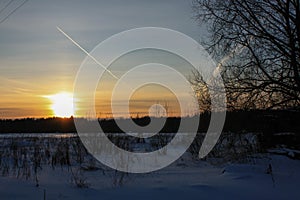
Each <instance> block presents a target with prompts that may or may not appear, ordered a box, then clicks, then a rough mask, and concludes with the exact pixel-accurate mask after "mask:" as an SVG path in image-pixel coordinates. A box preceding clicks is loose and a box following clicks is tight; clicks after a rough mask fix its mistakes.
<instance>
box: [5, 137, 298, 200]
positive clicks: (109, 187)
mask: <svg viewBox="0 0 300 200" xmlns="http://www.w3.org/2000/svg"><path fill="white" fill-rule="evenodd" d="M4 143H5V142H3V141H2V145H3V144H4ZM6 143H7V144H8V143H9V142H7V141H6ZM23 143H24V142H23ZM26 144H27V146H28V145H31V143H30V142H28V141H27V143H26ZM40 144H45V141H40ZM25 146H26V145H25ZM25 146H23V147H22V148H21V150H20V151H19V150H18V151H17V150H15V153H13V152H14V148H15V147H14V146H12V147H11V146H10V147H9V149H10V150H9V152H10V153H11V155H19V154H20V152H22V151H23V153H24V152H26V151H25V150H24V148H25ZM3 148H4V146H2V149H3ZM51 148H52V150H54V147H51V145H50V149H51ZM22 149H23V150H22ZM31 150H32V151H31V153H34V151H33V149H31ZM28 152H29V150H28ZM25 154H26V153H24V155H25ZM5 155H6V154H5V152H4V153H3V152H2V161H1V162H2V163H1V166H2V168H3V167H5V166H6V165H5V162H7V160H5V159H4V158H5ZM20 155H21V154H20ZM24 155H23V154H22V156H23V157H24ZM26 155H27V154H26ZM70 155H71V160H72V159H75V158H72V153H70ZM3 156H4V157H3ZM22 159H23V160H24V158H22ZM28 159H29V158H28ZM213 159H214V158H209V159H207V160H199V159H195V158H193V157H192V156H191V154H190V153H185V154H184V155H183V156H182V157H181V158H180V159H178V160H177V161H176V162H175V163H173V164H172V165H170V166H168V167H166V168H164V169H162V170H159V171H156V172H152V173H148V174H125V173H121V172H116V171H114V170H112V169H108V168H107V167H104V166H103V165H101V164H97V163H96V164H95V163H89V161H87V162H85V163H82V165H80V166H79V165H77V166H76V165H72V163H71V166H68V165H65V164H64V165H55V167H54V168H53V166H52V165H51V164H49V165H45V163H44V164H42V165H41V168H38V170H37V172H38V173H37V177H38V187H36V184H37V182H36V176H35V175H34V171H32V170H31V172H30V173H31V174H30V176H29V178H28V179H27V180H26V177H25V176H24V175H19V177H18V178H17V176H18V173H17V170H13V169H14V167H13V166H10V169H9V170H10V171H11V172H10V173H7V174H5V176H0V199H1V200H2V199H3V200H6V199H44V196H45V199H72V200H77V199H80V200H81V199H124V200H125V199H143V200H146V199H151V200H152V199H172V200H174V199H272V200H273V199H287V198H289V199H300V191H299V189H298V188H299V185H300V160H294V159H292V158H290V157H288V156H286V155H278V154H274V153H272V152H269V153H265V154H256V155H255V156H254V155H253V156H251V157H249V158H248V159H247V160H248V161H247V162H245V161H243V162H242V163H237V162H234V163H233V162H232V163H228V162H226V163H222V164H221V165H212V164H211V163H219V162H212V161H213ZM20 160H21V159H19V166H21V163H22V162H23V163H24V161H22V162H21V161H20ZM41 162H42V163H43V162H48V161H47V160H44V161H43V160H42V161H41ZM10 163H13V159H12V160H11V161H10ZM29 163H31V161H30V162H29ZM25 164H26V163H25ZM73 164H74V163H73ZM91 164H92V165H91ZM31 165H33V163H31ZM91 166H93V167H91ZM22 169H23V168H22ZM24 169H26V168H24ZM4 171H5V170H3V169H1V173H2V174H3V172H4ZM75 179H76V181H74V180H75ZM75 183H78V184H75ZM78 186H82V188H79V187H78Z"/></svg>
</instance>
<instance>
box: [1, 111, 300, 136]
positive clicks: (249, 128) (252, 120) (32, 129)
mask: <svg viewBox="0 0 300 200" xmlns="http://www.w3.org/2000/svg"><path fill="white" fill-rule="evenodd" d="M184 119H185V118H182V119H181V118H179V117H169V118H167V119H166V123H165V125H164V127H163V128H162V130H161V132H162V133H163V132H165V133H170V132H177V130H178V126H179V123H180V121H181V120H184ZM299 119H300V112H299V111H298V110H293V111H292V110H269V111H267V110H255V111H230V112H227V115H226V121H225V125H224V128H223V132H257V133H264V134H268V135H270V134H273V133H280V132H293V133H297V134H298V133H300V123H299ZM81 120H87V119H84V118H82V119H81ZM116 120H125V121H126V120H129V119H116ZM98 121H99V124H100V125H101V128H102V129H103V131H104V132H106V133H120V132H123V131H122V130H120V128H119V127H118V126H117V124H116V121H115V120H114V119H98ZM133 121H134V122H135V123H137V124H138V125H147V124H148V123H149V122H150V118H149V117H142V118H134V119H133ZM209 121H210V113H209V112H206V113H202V114H201V115H200V122H199V128H198V132H206V131H207V128H208V125H209ZM0 133H76V128H75V125H74V120H73V118H72V117H71V118H58V117H53V118H38V119H35V118H24V119H2V120H0Z"/></svg>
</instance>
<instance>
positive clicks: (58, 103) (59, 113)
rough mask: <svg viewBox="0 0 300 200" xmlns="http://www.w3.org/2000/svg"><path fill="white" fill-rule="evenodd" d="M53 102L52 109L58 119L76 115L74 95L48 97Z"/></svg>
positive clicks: (61, 93)
mask: <svg viewBox="0 0 300 200" xmlns="http://www.w3.org/2000/svg"><path fill="white" fill-rule="evenodd" d="M46 97H47V98H48V99H50V100H51V101H52V105H51V109H52V110H53V113H54V115H55V116H56V117H71V116H73V115H74V108H73V95H72V94H71V93H68V92H60V93H57V94H53V95H49V96H46Z"/></svg>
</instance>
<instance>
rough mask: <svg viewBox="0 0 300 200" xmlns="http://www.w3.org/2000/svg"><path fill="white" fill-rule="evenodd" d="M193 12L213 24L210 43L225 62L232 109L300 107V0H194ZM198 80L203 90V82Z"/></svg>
mask: <svg viewBox="0 0 300 200" xmlns="http://www.w3.org/2000/svg"><path fill="white" fill-rule="evenodd" d="M194 9H195V12H196V17H197V19H198V20H199V21H200V23H205V24H206V25H207V26H208V29H209V33H210V39H209V41H206V42H205V45H206V47H207V49H208V51H209V52H210V53H211V54H212V55H213V56H214V58H215V59H216V60H219V61H220V64H219V68H220V70H221V73H222V76H223V79H224V82H225V87H226V92H227V98H228V101H227V105H229V106H230V107H233V108H236V109H245V108H247V109H254V108H286V107H295V106H297V107H299V105H300V75H299V73H300V72H299V71H300V6H299V0H222V1H219V0H194ZM198 76H199V74H198ZM193 81H194V82H193V84H194V85H195V86H196V88H198V89H199V88H200V89H201V87H202V86H203V82H201V78H200V79H199V77H197V76H194V79H193ZM203 88H204V89H205V87H203Z"/></svg>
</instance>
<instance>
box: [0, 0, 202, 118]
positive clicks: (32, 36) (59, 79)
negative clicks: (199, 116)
mask: <svg viewBox="0 0 300 200" xmlns="http://www.w3.org/2000/svg"><path fill="white" fill-rule="evenodd" d="M23 1H24V0H15V1H12V2H10V1H9V0H3V1H1V2H0V21H1V20H3V19H5V17H6V16H7V15H8V14H9V13H10V12H11V11H12V10H14V9H15V8H16V7H18V5H20V4H21V3H22V2H23ZM7 5H8V6H7ZM192 16H193V12H192V4H191V1H189V0H187V1H186V0H168V1H160V0H152V1H146V0H125V1H124V0H110V1H98V0H94V1H91V0H90V1H83V0H81V1H79V0H74V1H56V0H52V1H38V0H29V1H28V2H26V3H25V4H24V5H23V6H21V7H20V8H19V9H18V10H16V12H14V13H13V14H11V16H9V17H8V18H7V19H5V20H4V21H3V22H2V23H0V69H1V74H0V81H1V85H0V94H1V98H0V118H23V117H51V116H55V115H58V114H56V113H55V109H53V106H54V105H53V103H54V101H55V100H53V98H52V99H51V97H54V96H55V95H56V94H61V93H63V94H72V92H73V82H74V80H75V77H76V74H77V71H78V69H79V67H80V65H81V63H82V61H83V60H84V58H85V57H86V55H85V54H84V53H83V52H82V51H81V50H80V49H79V48H78V47H76V46H75V45H74V44H72V43H71V42H70V41H69V40H68V39H67V38H66V37H65V36H64V35H62V33H60V32H59V31H58V30H57V28H56V27H57V26H58V27H60V28H62V29H63V30H64V31H65V32H67V33H68V34H69V35H71V36H72V38H73V39H74V40H76V41H77V42H78V43H79V44H80V45H81V46H82V47H84V48H85V49H86V50H87V51H91V50H92V49H93V48H94V47H95V46H96V45H97V44H99V43H100V42H101V41H103V40H105V39H107V38H108V37H110V36H111V35H113V34H117V33H119V32H121V31H125V30H128V29H132V28H138V27H164V28H170V29H174V30H177V31H180V32H182V33H184V34H186V35H188V36H190V37H192V38H193V39H195V40H196V41H199V40H200V39H201V37H203V35H201V33H203V31H201V28H200V27H199V25H198V22H197V21H196V20H195V19H193V17H192ZM149 54H150V55H152V56H151V59H155V60H156V61H164V62H166V64H173V65H175V66H176V67H177V68H178V69H179V70H182V71H183V73H185V72H186V73H187V74H188V73H189V72H190V69H189V68H188V67H186V68H185V67H184V66H186V63H184V62H182V61H180V60H178V59H176V58H174V57H172V56H171V55H168V54H166V53H165V54H164V53H158V52H146V53H145V52H144V53H140V56H141V57H143V56H144V57H145V56H147V55H149ZM134 58H136V55H135V56H130V55H129V56H128V57H125V58H124V59H121V60H120V61H118V63H116V64H115V67H112V71H114V72H115V73H116V74H122V70H123V71H124V70H126V69H124V67H123V66H125V65H130V64H128V62H129V63H130V62H132V61H133V60H134ZM144 60H145V59H144ZM149 61H150V60H149ZM125 62H127V64H124V63H125ZM134 62H136V61H134ZM181 67H182V68H181ZM180 68H181V69H180ZM111 81H112V79H111V77H106V78H105V77H104V79H103V81H102V83H103V84H102V85H99V87H98V88H99V91H98V92H97V95H96V104H97V106H98V108H97V112H98V113H99V114H100V115H102V116H101V117H108V115H109V114H107V113H109V112H110V111H109V106H110V104H109V95H110V93H109V91H110V89H109V88H110V87H111ZM174 84H175V83H174ZM56 97H57V96H56ZM58 98H60V97H58ZM63 98H64V97H63ZM132 100H133V102H136V103H135V104H134V105H132V107H131V108H130V109H131V110H132V112H133V113H137V114H138V113H143V112H145V108H148V107H149V105H150V104H153V103H155V102H160V103H162V104H164V103H166V104H168V105H169V106H170V107H172V105H173V104H174V105H176V101H174V95H173V94H172V93H171V92H170V91H168V90H166V89H165V88H159V87H158V88H156V89H155V90H154V88H153V87H152V88H151V87H148V88H147V87H145V88H144V92H143V91H142V90H140V91H137V93H136V94H134V95H133V97H132ZM169 100H170V101H169ZM120 101H122V100H121V99H120ZM168 101H169V102H168ZM172 102H173V103H172ZM173 112H175V109H174V110H173ZM120 113H121V111H120ZM82 115H88V113H82Z"/></svg>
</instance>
